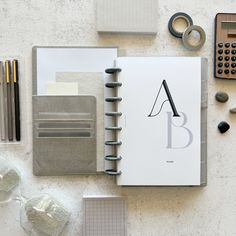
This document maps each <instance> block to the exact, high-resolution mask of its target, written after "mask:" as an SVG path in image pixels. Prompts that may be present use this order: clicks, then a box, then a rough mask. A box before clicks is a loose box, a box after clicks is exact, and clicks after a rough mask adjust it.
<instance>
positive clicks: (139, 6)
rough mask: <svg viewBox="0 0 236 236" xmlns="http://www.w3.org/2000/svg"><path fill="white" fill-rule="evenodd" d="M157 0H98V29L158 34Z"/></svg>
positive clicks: (99, 30) (100, 30) (101, 30)
mask: <svg viewBox="0 0 236 236" xmlns="http://www.w3.org/2000/svg"><path fill="white" fill-rule="evenodd" d="M157 14H158V7H157V0H97V31H98V32H100V33H102V32H103V33H104V32H113V33H115V32H123V33H141V34H156V33H157V22H158V18H157Z"/></svg>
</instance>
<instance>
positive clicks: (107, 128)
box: [105, 126, 122, 131]
mask: <svg viewBox="0 0 236 236" xmlns="http://www.w3.org/2000/svg"><path fill="white" fill-rule="evenodd" d="M105 130H114V131H115V130H118V131H120V130H122V128H121V127H118V126H110V127H106V128H105Z"/></svg>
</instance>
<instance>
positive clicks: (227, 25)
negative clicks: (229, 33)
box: [221, 21, 236, 29]
mask: <svg viewBox="0 0 236 236" xmlns="http://www.w3.org/2000/svg"><path fill="white" fill-rule="evenodd" d="M221 25H222V29H236V21H223V22H221Z"/></svg>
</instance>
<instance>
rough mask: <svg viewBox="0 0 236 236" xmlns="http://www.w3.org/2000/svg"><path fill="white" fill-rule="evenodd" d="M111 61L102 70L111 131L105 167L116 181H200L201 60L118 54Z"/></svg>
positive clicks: (142, 183) (203, 173)
mask: <svg viewBox="0 0 236 236" xmlns="http://www.w3.org/2000/svg"><path fill="white" fill-rule="evenodd" d="M115 64H116V68H114V69H109V70H106V72H107V73H110V74H111V79H110V81H109V83H107V84H106V86H107V87H108V88H107V89H108V90H112V91H113V96H110V97H108V98H107V99H106V101H107V102H108V103H112V104H113V109H111V110H109V111H108V110H107V111H106V112H108V114H109V117H110V119H111V120H112V121H111V122H110V126H108V125H107V126H106V127H107V128H106V130H107V132H109V133H111V134H113V135H111V136H110V139H106V141H105V145H106V149H105V150H106V152H105V153H106V156H105V159H106V160H108V161H110V162H113V163H114V169H108V170H107V171H106V172H107V173H108V174H111V175H117V184H118V185H122V186H129V185H131V186H135V185H136V186H147V185H153V186H154V185H162V186H163V185H164V186H173V185H180V186H189V185H194V186H200V185H205V184H206V154H207V151H206V148H207V147H206V114H207V113H206V110H207V109H206V108H207V95H206V88H207V86H206V84H207V83H206V78H207V77H206V65H207V63H206V60H205V59H201V58H199V57H195V58H194V57H192V58H191V57H164V58H155V57H144V58H142V57H140V58H139V57H118V58H117V60H116V62H115ZM170 68H171V70H170ZM183 88H187V89H183ZM170 95H171V96H170ZM111 114H113V116H110V115H111Z"/></svg>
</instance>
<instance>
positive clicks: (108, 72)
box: [105, 68, 121, 74]
mask: <svg viewBox="0 0 236 236" xmlns="http://www.w3.org/2000/svg"><path fill="white" fill-rule="evenodd" d="M105 72H106V73H107V74H114V73H117V72H121V69H120V68H108V69H106V70H105Z"/></svg>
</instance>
